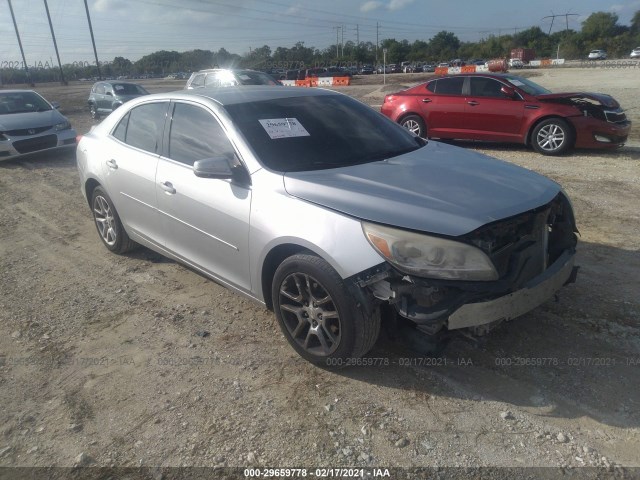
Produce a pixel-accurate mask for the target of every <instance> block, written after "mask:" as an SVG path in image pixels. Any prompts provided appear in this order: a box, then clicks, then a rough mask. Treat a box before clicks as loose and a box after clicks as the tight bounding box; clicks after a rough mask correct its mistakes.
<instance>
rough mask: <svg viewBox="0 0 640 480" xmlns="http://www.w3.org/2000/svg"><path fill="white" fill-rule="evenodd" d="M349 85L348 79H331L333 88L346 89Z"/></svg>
mask: <svg viewBox="0 0 640 480" xmlns="http://www.w3.org/2000/svg"><path fill="white" fill-rule="evenodd" d="M350 84H351V78H350V77H333V86H334V87H340V86H342V87H346V86H348V85H350Z"/></svg>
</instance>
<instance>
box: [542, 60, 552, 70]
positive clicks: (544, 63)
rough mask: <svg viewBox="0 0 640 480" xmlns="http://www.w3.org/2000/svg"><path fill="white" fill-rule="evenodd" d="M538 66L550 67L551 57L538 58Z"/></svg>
mask: <svg viewBox="0 0 640 480" xmlns="http://www.w3.org/2000/svg"><path fill="white" fill-rule="evenodd" d="M540 66H541V67H543V68H544V67H550V66H551V59H550V58H545V59H543V60H540Z"/></svg>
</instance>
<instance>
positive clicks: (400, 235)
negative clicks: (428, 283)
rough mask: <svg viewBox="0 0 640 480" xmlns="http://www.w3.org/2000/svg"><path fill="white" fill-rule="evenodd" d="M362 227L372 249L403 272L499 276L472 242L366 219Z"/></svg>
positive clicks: (480, 277)
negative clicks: (376, 222)
mask: <svg viewBox="0 0 640 480" xmlns="http://www.w3.org/2000/svg"><path fill="white" fill-rule="evenodd" d="M362 229H363V231H364V234H365V236H366V237H367V240H369V243H371V245H372V246H373V248H375V249H376V251H377V252H378V253H379V254H380V255H382V256H383V257H384V258H386V259H387V260H388V261H389V263H391V264H392V265H393V266H395V267H396V268H397V269H398V270H401V271H403V272H405V273H409V274H413V275H417V276H420V277H428V278H438V279H443V280H468V281H491V280H497V279H498V272H497V271H496V268H495V267H494V265H493V263H492V262H491V260H490V259H489V257H488V256H487V255H486V254H485V253H484V252H483V251H482V250H480V249H479V248H476V247H474V246H472V245H467V244H466V243H460V242H456V241H453V240H447V239H446V238H440V237H432V236H429V235H423V234H419V233H414V232H409V231H406V230H400V229H396V228H391V227H385V226H382V225H374V224H371V223H365V222H363V223H362Z"/></svg>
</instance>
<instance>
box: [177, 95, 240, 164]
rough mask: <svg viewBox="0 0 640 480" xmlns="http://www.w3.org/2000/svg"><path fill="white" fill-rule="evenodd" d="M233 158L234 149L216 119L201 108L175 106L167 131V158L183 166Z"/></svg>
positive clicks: (182, 104) (186, 105)
mask: <svg viewBox="0 0 640 480" xmlns="http://www.w3.org/2000/svg"><path fill="white" fill-rule="evenodd" d="M221 156H224V157H227V158H229V159H230V160H233V159H234V149H233V146H232V145H231V142H230V141H229V139H228V138H227V134H226V133H225V131H224V130H223V129H222V127H221V126H220V124H219V123H218V121H217V120H216V119H215V117H214V116H213V115H212V114H211V113H209V112H208V111H207V110H205V109H204V108H201V107H198V106H195V105H190V104H187V103H176V104H175V108H174V110H173V116H172V120H171V130H170V132H169V153H168V157H169V158H170V159H172V160H175V161H177V162H180V163H184V164H186V165H191V166H192V165H193V164H194V162H195V161H196V160H203V159H205V158H212V157H221Z"/></svg>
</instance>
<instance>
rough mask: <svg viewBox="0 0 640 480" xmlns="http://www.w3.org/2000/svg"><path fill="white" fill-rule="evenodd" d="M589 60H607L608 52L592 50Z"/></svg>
mask: <svg viewBox="0 0 640 480" xmlns="http://www.w3.org/2000/svg"><path fill="white" fill-rule="evenodd" d="M588 58H589V60H606V58H607V52H605V51H604V50H591V51H590V52H589V57H588Z"/></svg>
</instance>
